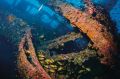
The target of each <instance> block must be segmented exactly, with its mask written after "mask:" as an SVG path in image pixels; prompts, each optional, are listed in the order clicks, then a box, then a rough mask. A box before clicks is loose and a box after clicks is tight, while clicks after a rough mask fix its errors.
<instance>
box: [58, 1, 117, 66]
mask: <svg viewBox="0 0 120 79" xmlns="http://www.w3.org/2000/svg"><path fill="white" fill-rule="evenodd" d="M59 7H60V9H61V12H62V13H63V16H64V17H66V18H67V19H68V20H69V21H70V23H71V24H72V25H75V26H76V27H78V28H79V29H80V30H81V31H82V32H83V33H85V34H86V35H87V36H88V37H89V38H90V39H91V41H92V42H93V44H94V47H95V48H96V49H98V50H99V51H100V52H101V55H102V56H103V58H102V60H101V63H103V64H106V65H111V64H113V63H114V59H113V56H114V55H116V52H117V51H116V45H115V43H114V39H113V35H112V34H111V33H110V32H109V31H108V29H107V28H106V27H105V26H104V25H102V24H100V23H99V22H98V21H96V20H94V19H92V18H90V16H89V14H88V13H85V12H82V11H80V10H78V9H76V8H74V7H72V6H70V5H68V4H64V3H63V4H61V5H59Z"/></svg>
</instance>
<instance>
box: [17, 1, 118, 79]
mask: <svg viewBox="0 0 120 79" xmlns="http://www.w3.org/2000/svg"><path fill="white" fill-rule="evenodd" d="M85 3H86V4H87V6H86V10H85V11H84V12H83V11H81V10H79V9H77V8H75V7H73V6H72V5H69V4H67V3H62V4H59V5H57V7H58V8H59V9H60V12H61V13H62V15H63V16H64V17H65V18H66V19H67V20H69V21H70V23H71V24H72V25H73V26H74V27H77V28H78V29H79V30H80V31H81V32H83V33H84V34H86V36H87V37H89V39H90V40H91V42H92V48H94V49H95V50H97V51H93V50H91V49H88V48H87V49H85V50H82V51H80V52H77V53H74V52H73V53H70V54H61V55H56V56H52V57H51V56H49V57H48V58H47V57H46V58H45V54H43V52H40V53H38V58H37V55H36V52H35V49H34V46H33V44H32V35H31V33H30V30H29V31H27V32H26V34H25V35H24V37H23V38H22V39H21V41H20V43H19V54H18V70H19V74H20V75H21V76H22V77H23V78H25V79H27V78H28V79H70V77H71V79H79V78H80V76H76V75H77V74H81V73H86V72H90V69H89V68H85V67H84V64H83V63H84V62H85V61H88V60H89V58H94V57H96V59H99V58H100V62H101V64H104V65H108V66H111V65H113V64H115V59H114V57H115V56H116V55H117V48H116V43H115V42H114V35H113V34H112V33H111V31H110V30H111V29H112V28H109V26H108V25H109V23H108V22H109V21H108V20H106V19H107V16H106V14H104V13H103V14H102V13H101V12H100V11H101V10H102V9H100V7H99V10H98V9H97V7H95V6H94V5H93V4H92V3H91V2H90V1H89V0H85ZM101 16H104V17H101ZM101 21H104V22H107V23H106V24H102V23H101ZM80 37H81V34H80V33H70V34H68V35H65V36H62V37H59V38H57V39H54V40H52V41H50V42H48V43H49V44H48V46H47V47H46V49H48V50H46V51H44V52H46V53H47V54H48V52H49V49H53V48H57V49H59V47H60V46H64V43H65V42H68V41H70V40H72V41H74V40H75V39H77V38H80ZM42 48H45V46H42V47H41V49H42ZM97 52H99V53H97ZM97 55H99V57H97ZM63 61H65V62H67V63H63ZM73 62H74V64H75V67H79V69H80V71H79V72H75V75H73V72H74V71H76V70H73V72H71V73H70V71H69V69H71V68H69V65H70V64H68V63H73ZM56 63H57V64H56ZM99 64H100V63H99ZM57 65H59V67H57ZM76 65H79V66H76ZM81 65H82V66H81ZM61 66H62V67H61ZM52 68H53V69H52ZM66 69H67V70H66ZM61 70H63V71H66V72H69V74H67V76H64V77H63V75H62V76H61V77H59V78H58V75H57V74H60V71H61ZM64 74H66V73H64ZM71 75H72V76H73V78H72V76H71ZM68 76H70V77H68Z"/></svg>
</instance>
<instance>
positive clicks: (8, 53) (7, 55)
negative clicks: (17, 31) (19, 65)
mask: <svg viewBox="0 0 120 79" xmlns="http://www.w3.org/2000/svg"><path fill="white" fill-rule="evenodd" d="M14 51H15V48H14V46H13V45H12V44H11V43H10V42H8V41H7V39H6V38H5V37H4V36H1V35H0V78H1V79H17V78H16V71H15V68H16V65H15V60H16V57H15V53H14Z"/></svg>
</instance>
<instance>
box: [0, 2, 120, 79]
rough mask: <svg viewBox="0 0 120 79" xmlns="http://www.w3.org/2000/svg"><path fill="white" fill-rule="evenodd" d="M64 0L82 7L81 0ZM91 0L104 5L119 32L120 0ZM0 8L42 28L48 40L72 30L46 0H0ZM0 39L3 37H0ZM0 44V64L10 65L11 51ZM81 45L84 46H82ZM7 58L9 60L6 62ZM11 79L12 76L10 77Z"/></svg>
mask: <svg viewBox="0 0 120 79" xmlns="http://www.w3.org/2000/svg"><path fill="white" fill-rule="evenodd" d="M47 1H49V0H47ZM65 1H67V2H68V3H70V4H72V5H73V6H75V7H77V8H82V7H84V4H83V1H82V0H65ZM92 1H93V2H94V3H95V4H96V5H101V6H103V7H105V9H106V10H107V11H108V12H109V14H110V16H111V18H112V20H113V21H115V23H116V27H117V29H118V33H120V0H92ZM0 8H3V9H4V10H6V11H7V10H8V11H10V13H13V14H15V15H16V16H17V17H19V18H22V19H24V20H25V21H27V22H28V23H29V24H32V25H34V26H32V28H36V29H37V30H38V31H39V30H40V32H41V28H42V29H43V31H42V32H41V34H45V35H46V39H48V40H51V39H54V38H56V37H59V36H61V35H64V34H66V33H69V32H71V31H73V28H72V27H71V25H70V24H69V23H68V22H66V20H65V19H64V17H62V16H61V15H59V14H58V13H56V12H55V11H54V10H53V9H51V8H50V7H48V6H46V0H39V1H38V0H0ZM46 30H47V31H46ZM53 32H56V35H54V34H52V33H53ZM1 40H3V39H2V38H1ZM0 42H1V41H0ZM76 43H77V44H79V46H81V45H82V44H83V45H85V44H87V43H88V42H86V40H85V39H81V40H76ZM0 45H1V46H3V47H1V46H0V47H1V49H0V50H1V51H2V52H3V53H0V60H1V61H2V63H3V61H4V63H3V64H2V65H3V66H4V65H8V66H11V64H10V63H13V60H11V58H12V57H14V56H13V53H11V52H12V50H11V49H8V51H9V52H8V51H6V49H4V48H7V47H8V46H6V45H5V42H4V43H0ZM85 46H86V45H85ZM85 46H84V47H85ZM9 47H10V46H9ZM81 47H82V48H84V47H83V46H81ZM7 60H9V61H8V62H7ZM5 67H6V66H5ZM3 68H4V67H3ZM12 68H13V67H9V68H8V71H9V70H10V72H12V73H13V71H12ZM8 71H7V70H6V69H5V71H3V72H4V73H6V72H8ZM10 72H9V73H10ZM9 73H7V74H9ZM10 77H11V76H10ZM9 79H10V78H9ZM11 79H13V77H11Z"/></svg>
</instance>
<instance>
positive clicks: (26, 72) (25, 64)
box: [17, 30, 51, 79]
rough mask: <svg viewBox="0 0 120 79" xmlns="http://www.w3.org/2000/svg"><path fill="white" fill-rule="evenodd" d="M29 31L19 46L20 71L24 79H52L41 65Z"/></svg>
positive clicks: (18, 62)
mask: <svg viewBox="0 0 120 79" xmlns="http://www.w3.org/2000/svg"><path fill="white" fill-rule="evenodd" d="M31 37H32V36H31V33H30V30H28V31H27V32H26V34H25V36H24V37H23V38H22V39H21V42H20V44H19V54H18V61H17V65H18V69H19V73H20V75H21V76H22V77H23V78H25V79H26V78H27V79H51V78H50V76H49V75H48V74H47V73H46V72H45V70H44V69H43V68H42V66H41V65H40V63H39V61H38V59H37V57H36V54H35V50H34V47H33V44H32V40H31Z"/></svg>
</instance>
